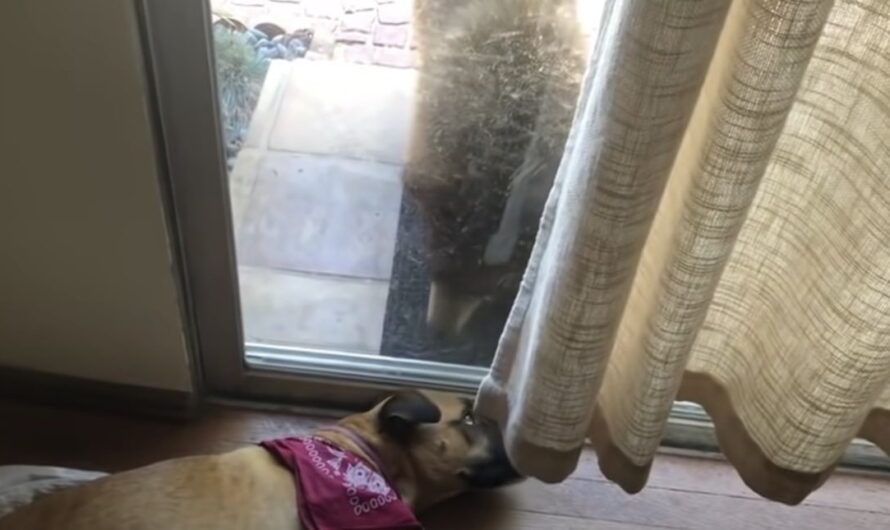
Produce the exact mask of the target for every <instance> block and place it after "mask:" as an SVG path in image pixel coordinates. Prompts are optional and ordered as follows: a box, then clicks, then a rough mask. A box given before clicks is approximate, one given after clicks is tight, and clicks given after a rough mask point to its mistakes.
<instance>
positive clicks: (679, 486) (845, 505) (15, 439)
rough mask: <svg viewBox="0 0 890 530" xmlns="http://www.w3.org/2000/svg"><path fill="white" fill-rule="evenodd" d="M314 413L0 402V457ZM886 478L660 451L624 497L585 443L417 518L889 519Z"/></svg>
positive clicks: (96, 448) (652, 522)
mask: <svg viewBox="0 0 890 530" xmlns="http://www.w3.org/2000/svg"><path fill="white" fill-rule="evenodd" d="M329 421H330V420H329V419H326V418H313V417H297V416H295V415H292V414H288V413H281V412H258V411H248V410H238V409H231V408H220V407H209V408H208V409H207V410H206V411H205V412H204V414H203V415H202V416H201V417H200V418H198V419H196V420H191V421H180V422H176V421H165V420H157V419H145V418H133V417H128V416H123V415H114V414H109V413H97V412H89V411H81V410H68V409H58V408H49V407H44V406H37V405H27V404H22V403H15V402H11V401H8V400H0V425H2V427H0V429H2V430H0V465H6V464H45V465H57V466H66V467H75V468H81V469H92V470H102V471H120V470H124V469H130V468H133V467H137V466H141V465H145V464H149V463H152V462H156V461H159V460H164V459H168V458H175V457H180V456H187V455H192V454H201V453H212V452H221V451H227V450H230V449H234V448H236V447H240V446H243V445H246V444H252V443H256V442H258V441H260V440H263V439H268V438H273V437H277V436H285V435H298V434H302V433H305V432H308V431H311V430H312V429H314V428H315V427H317V426H318V425H319V424H321V423H327V422H329ZM888 499H890V481H888V480H886V479H883V478H873V477H865V476H860V475H854V474H845V473H838V474H837V475H835V477H833V478H832V479H830V480H829V481H828V483H827V484H826V486H825V487H824V488H823V489H822V490H820V491H819V492H817V493H816V494H814V495H813V496H812V497H811V498H810V499H808V500H807V502H806V503H805V504H803V505H801V506H799V507H794V508H792V507H788V506H783V505H779V504H776V503H772V502H769V501H766V500H764V499H761V498H760V497H757V496H756V495H755V494H754V493H752V492H751V491H750V490H748V489H747V488H746V487H745V486H744V484H743V483H742V481H741V480H740V479H739V478H738V475H737V474H736V473H735V471H734V470H733V469H732V467H730V466H729V465H728V464H727V463H726V462H724V461H722V460H714V459H705V458H689V457H680V456H674V455H660V456H659V457H658V459H657V460H656V464H655V466H654V467H653V470H652V474H651V479H650V482H649V486H648V487H647V488H646V489H645V490H643V492H641V493H640V494H638V495H634V496H631V495H627V494H625V493H624V492H623V491H621V490H620V489H619V488H618V487H617V486H615V485H613V484H611V483H610V482H607V481H606V480H605V479H604V478H603V477H602V475H601V474H600V473H599V470H598V468H597V466H596V461H595V455H594V454H593V453H592V451H587V452H585V454H584V456H583V457H582V462H581V466H580V467H579V469H578V471H577V472H576V473H575V475H573V477H572V478H570V479H569V480H567V481H565V482H563V483H562V484H557V485H545V484H541V483H539V482H535V481H527V482H525V483H523V484H520V485H518V486H514V487H512V488H507V489H505V490H502V491H500V492H486V493H473V494H468V495H466V496H464V497H462V498H460V499H456V500H454V501H451V502H448V503H445V504H443V505H441V506H439V507H437V508H435V509H433V510H431V511H430V512H428V513H427V514H424V515H423V516H422V519H423V521H424V523H425V524H426V525H427V528H428V529H429V530H560V529H568V530H587V529H605V530H642V529H647V528H648V529H655V528H662V529H689V530H699V529H702V530H704V529H707V530H712V529H714V528H719V529H720V530H736V529H738V530H742V529H745V530H747V529H760V528H770V529H798V528H804V529H807V530H822V529H825V530H828V529H831V530H835V529H838V530H840V529H844V530H858V529H877V528H888V527H890V516H888V513H890V503H888V502H887V500H888Z"/></svg>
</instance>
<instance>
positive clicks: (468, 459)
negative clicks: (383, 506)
mask: <svg viewBox="0 0 890 530" xmlns="http://www.w3.org/2000/svg"><path fill="white" fill-rule="evenodd" d="M344 425H345V426H349V427H351V428H353V429H354V430H356V431H358V432H360V433H361V434H362V435H364V436H367V437H368V438H369V441H370V442H371V443H372V444H373V445H374V446H375V447H376V448H377V449H378V450H379V451H380V453H381V457H382V458H383V460H384V463H385V465H386V466H388V467H389V466H391V469H386V470H385V471H386V473H387V475H388V476H390V478H391V479H392V481H393V482H394V484H393V485H394V486H395V487H396V489H398V490H399V493H400V494H401V495H402V497H403V498H404V499H405V500H406V501H408V502H409V503H410V504H411V505H412V506H413V507H414V508H415V509H423V508H425V507H428V506H430V505H432V504H435V503H437V502H440V501H442V500H445V499H447V498H449V497H453V496H455V495H457V494H459V493H462V492H464V491H466V490H469V489H474V488H495V487H498V486H503V485H507V484H510V483H513V482H516V481H518V480H520V478H521V477H520V475H519V474H518V473H517V472H516V470H515V469H514V468H513V466H512V465H511V464H510V461H509V459H508V458H507V454H506V451H505V450H504V443H503V440H502V438H501V434H500V430H499V429H498V428H497V426H496V425H495V424H494V422H492V421H490V420H487V419H484V418H478V417H476V416H475V415H474V414H473V403H472V401H470V400H468V399H464V398H459V397H456V396H450V395H444V394H436V393H426V392H418V391H402V392H399V393H397V394H395V395H393V396H391V397H389V398H387V399H385V400H384V401H383V402H381V403H380V404H379V405H377V406H376V407H374V408H373V409H372V410H371V411H369V412H367V413H365V414H361V415H359V416H355V417H352V418H347V419H346V420H344Z"/></svg>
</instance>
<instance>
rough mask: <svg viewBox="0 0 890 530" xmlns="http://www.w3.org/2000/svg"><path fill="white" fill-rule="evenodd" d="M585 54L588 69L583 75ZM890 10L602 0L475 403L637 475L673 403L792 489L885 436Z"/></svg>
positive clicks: (611, 470) (779, 2) (539, 470)
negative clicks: (570, 117) (527, 251)
mask: <svg viewBox="0 0 890 530" xmlns="http://www.w3.org/2000/svg"><path fill="white" fill-rule="evenodd" d="M594 61H595V62H596V66H595V68H594V67H593V66H592V64H593V62H594ZM888 382H890V1H887V0H837V1H835V2H831V1H826V0H734V1H729V0H701V1H695V0H661V1H655V0H647V1H636V0H613V1H611V2H609V3H608V5H607V7H606V14H605V18H604V19H603V24H602V27H601V30H600V33H599V37H598V42H597V44H596V48H595V50H594V53H593V58H592V59H591V67H590V68H589V69H588V74H587V77H586V79H585V85H584V88H583V93H582V95H581V100H580V104H579V109H578V111H577V114H576V118H575V124H574V126H573V130H572V133H571V136H570V139H569V143H568V146H567V148H566V154H565V157H564V159H563V162H562V165H561V167H560V170H559V173H558V175H557V178H556V183H555V187H554V191H553V192H552V194H551V197H550V200H549V202H548V205H547V208H546V210H545V214H544V218H543V220H542V225H541V230H540V233H539V237H538V241H537V244H536V247H535V251H534V253H533V256H532V260H531V264H530V266H529V269H528V271H527V273H526V277H525V279H524V281H523V285H522V289H521V291H520V294H519V296H518V298H517V301H516V304H515V306H514V308H513V312H512V314H511V316H510V319H509V321H508V324H507V328H506V330H505V333H504V335H503V337H502V339H501V343H500V346H499V349H498V353H497V356H496V359H495V362H494V365H493V367H492V372H491V375H490V376H489V377H488V378H487V379H486V381H485V382H484V384H483V387H482V389H481V391H480V394H479V397H478V403H477V406H478V409H479V411H480V412H482V413H484V414H488V415H491V416H494V417H496V418H497V419H499V421H500V422H501V424H502V427H503V428H504V430H505V433H506V439H507V442H508V446H509V451H510V454H511V457H512V458H513V460H514V461H515V463H516V465H517V466H518V467H519V468H520V469H521V470H522V471H523V472H525V473H527V474H529V475H532V476H535V477H537V478H540V479H542V480H545V481H558V480H561V479H563V478H565V477H566V476H567V475H568V474H569V473H571V471H572V470H573V469H574V466H575V464H576V462H577V459H578V455H579V452H580V450H581V447H582V444H583V442H584V440H585V439H586V438H589V439H590V440H591V441H592V442H593V445H594V447H595V448H596V450H597V452H598V454H599V457H600V458H599V460H600V466H601V468H602V469H603V472H604V473H605V474H606V475H607V476H608V477H610V478H611V479H613V480H615V481H617V482H618V483H619V484H621V485H622V486H623V487H624V488H625V489H626V490H628V491H637V490H639V489H640V488H642V487H643V485H644V483H645V480H646V475H647V472H648V469H649V466H650V464H651V462H652V459H653V457H654V454H655V451H656V449H657V447H658V445H659V442H660V440H661V438H662V435H663V433H664V431H665V424H666V421H667V418H668V413H669V410H670V407H671V404H672V402H673V401H674V400H675V399H682V400H692V401H696V402H698V403H701V404H702V405H703V406H704V407H705V409H706V410H707V412H708V413H709V414H710V415H711V417H712V418H713V420H714V423H715V424H716V428H717V435H718V440H719V442H720V444H721V448H722V449H723V451H724V452H725V454H726V455H727V457H728V458H729V460H730V461H731V462H732V463H733V464H734V465H735V466H736V467H737V469H738V470H739V473H740V474H741V476H742V478H743V479H744V480H745V481H746V482H747V483H748V484H749V485H750V486H751V487H752V488H753V489H754V490H756V491H757V492H759V493H760V494H762V495H764V496H767V497H770V498H773V499H776V500H780V501H783V502H788V503H796V502H799V501H801V500H802V499H803V498H804V497H805V496H806V495H807V494H808V493H809V492H811V491H812V490H813V489H815V488H816V487H818V486H819V484H821V482H822V481H823V480H824V478H825V476H826V475H827V474H828V473H829V472H830V471H831V469H832V468H833V467H834V466H835V465H836V464H837V462H838V460H839V459H840V457H841V456H842V453H843V452H844V450H845V448H846V446H847V445H848V444H849V443H850V441H851V440H852V439H853V438H854V437H856V436H863V437H865V438H868V439H870V440H872V441H873V442H875V443H876V444H878V445H879V446H881V447H882V448H883V449H884V450H885V451H887V450H888V449H890V421H888V418H890V415H888V414H887V411H888V410H890V385H888Z"/></svg>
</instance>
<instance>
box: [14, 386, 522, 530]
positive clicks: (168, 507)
mask: <svg viewBox="0 0 890 530" xmlns="http://www.w3.org/2000/svg"><path fill="white" fill-rule="evenodd" d="M471 405H472V404H471V403H470V402H469V401H468V400H465V399H461V398H457V397H452V396H447V395H436V394H427V393H421V392H416V391H405V392H400V393H397V394H395V395H394V396H391V397H390V398H388V399H386V400H384V401H383V402H381V403H380V404H379V405H377V406H376V407H374V408H373V409H371V410H370V411H368V412H366V413H363V414H356V415H353V416H349V417H347V418H345V419H344V420H342V421H340V422H339V423H338V424H337V427H334V429H335V430H330V431H326V430H325V429H320V430H319V431H318V432H317V433H315V436H316V437H318V438H322V439H326V440H329V441H331V442H333V443H334V444H336V445H337V446H339V447H341V448H343V449H345V450H347V451H350V452H352V453H355V454H356V455H357V456H361V457H364V458H365V459H368V458H369V457H371V456H372V455H368V454H366V453H367V452H368V451H372V452H376V453H377V454H376V455H374V458H370V461H371V462H374V461H376V462H379V465H380V466H382V467H384V468H385V469H378V470H377V471H379V472H381V473H382V474H383V475H385V476H386V477H388V478H389V480H390V483H391V486H392V487H393V488H394V489H395V490H396V491H397V492H398V494H399V495H400V496H401V498H402V499H403V500H404V501H405V502H406V503H407V504H408V505H409V506H410V507H411V509H413V510H415V511H417V510H422V509H424V508H426V507H428V506H430V505H432V504H435V503H437V502H440V501H442V500H444V499H447V498H449V497H452V496H454V495H457V494H458V493H461V492H462V491H465V490H467V489H470V488H474V487H482V488H490V487H496V486H500V485H503V484H507V483H509V482H513V481H515V480H517V479H518V478H519V477H518V475H517V473H516V471H514V470H513V468H512V466H511V465H510V464H509V462H508V460H507V458H506V455H505V453H504V448H503V444H502V441H501V437H500V434H499V432H498V430H497V429H496V428H495V427H494V425H492V424H491V423H489V422H487V421H484V420H479V419H477V418H475V417H474V416H473V413H472V410H471ZM362 446H363V447H364V449H363V448H362ZM296 491H297V490H296V487H295V483H294V476H293V474H292V473H291V471H290V470H288V469H287V468H286V467H284V466H282V465H281V464H280V463H279V461H278V460H276V458H274V457H273V456H272V455H271V454H270V453H269V452H268V451H267V450H266V449H263V448H261V447H247V448H243V449H238V450H236V451H232V452H230V453H225V454H221V455H212V456H195V457H188V458H180V459H175V460H168V461H164V462H160V463H158V464H154V465H151V466H147V467H143V468H139V469H135V470H132V471H128V472H125V473H120V474H115V475H111V476H108V477H105V478H102V479H98V480H96V481H95V482H92V483H88V484H85V485H82V486H77V487H73V488H70V489H66V490H62V491H60V492H57V493H54V494H51V495H48V496H46V497H43V498H40V499H38V500H36V501H35V502H34V503H32V504H30V505H28V506H25V507H23V508H22V509H20V510H18V511H17V512H14V513H12V514H11V515H9V516H7V517H5V518H3V519H0V530H38V529H39V530H57V529H66V530H112V529H114V530H123V529H126V530H180V529H181V530H199V529H208V530H210V529H212V530H229V529H231V530H235V529H238V530H242V529H250V530H299V529H302V528H303V527H302V526H301V524H300V521H299V517H298V508H297V499H296V496H297V493H296Z"/></svg>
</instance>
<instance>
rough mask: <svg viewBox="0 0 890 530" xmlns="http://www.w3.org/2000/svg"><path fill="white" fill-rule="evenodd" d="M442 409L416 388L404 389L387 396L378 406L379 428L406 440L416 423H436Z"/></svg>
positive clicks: (440, 417) (396, 437)
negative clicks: (380, 405) (389, 396)
mask: <svg viewBox="0 0 890 530" xmlns="http://www.w3.org/2000/svg"><path fill="white" fill-rule="evenodd" d="M440 419H442V411H441V410H439V406H438V405H436V404H435V403H434V402H433V401H432V400H431V399H430V398H428V397H427V396H425V395H424V394H422V393H420V392H417V391H416V390H404V391H401V392H398V393H397V394H395V395H394V396H392V397H391V398H389V399H388V400H387V401H386V402H385V403H384V404H383V406H382V407H381V408H380V414H379V416H378V421H379V422H380V430H381V431H383V432H384V433H386V434H388V435H390V436H392V437H393V438H395V439H397V440H400V441H406V440H407V439H408V438H409V437H410V436H411V434H412V433H413V432H414V430H415V429H416V428H417V426H418V425H421V424H424V423H438V422H439V420H440Z"/></svg>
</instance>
